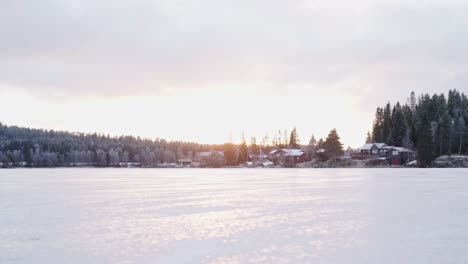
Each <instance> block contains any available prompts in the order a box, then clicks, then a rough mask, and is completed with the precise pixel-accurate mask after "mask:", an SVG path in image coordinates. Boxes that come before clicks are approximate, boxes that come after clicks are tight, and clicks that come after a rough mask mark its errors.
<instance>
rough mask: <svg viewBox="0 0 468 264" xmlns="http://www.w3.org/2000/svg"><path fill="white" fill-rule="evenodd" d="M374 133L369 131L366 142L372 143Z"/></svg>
mask: <svg viewBox="0 0 468 264" xmlns="http://www.w3.org/2000/svg"><path fill="white" fill-rule="evenodd" d="M372 141H373V140H372V135H371V133H370V132H369V131H367V136H366V144H368V143H372Z"/></svg>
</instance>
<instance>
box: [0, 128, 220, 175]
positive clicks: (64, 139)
mask: <svg viewBox="0 0 468 264" xmlns="http://www.w3.org/2000/svg"><path fill="white" fill-rule="evenodd" d="M217 148H222V146H215V145H200V144H196V143H187V142H167V141H165V140H154V141H153V140H149V139H140V138H135V137H132V136H122V137H109V136H105V135H99V134H84V133H69V132H59V131H53V130H39V129H29V128H22V127H16V126H10V127H9V126H6V125H2V124H1V123H0V163H2V164H3V166H17V165H18V164H21V163H25V165H26V166H31V165H34V167H58V166H70V164H72V165H73V164H74V163H77V164H78V163H87V164H90V165H92V166H100V167H107V166H117V165H118V164H119V163H121V162H122V163H127V162H134V163H141V165H142V166H154V165H156V164H160V163H165V162H176V161H177V160H178V159H181V158H192V156H193V155H194V153H196V152H199V151H204V150H210V149H217Z"/></svg>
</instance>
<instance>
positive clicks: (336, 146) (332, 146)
mask: <svg viewBox="0 0 468 264" xmlns="http://www.w3.org/2000/svg"><path fill="white" fill-rule="evenodd" d="M323 148H324V149H326V150H327V152H328V153H329V154H331V155H333V156H337V155H339V154H342V153H343V144H341V142H340V137H339V136H338V132H337V131H336V129H333V130H331V131H330V133H329V134H328V137H327V139H326V140H325V142H324V143H323Z"/></svg>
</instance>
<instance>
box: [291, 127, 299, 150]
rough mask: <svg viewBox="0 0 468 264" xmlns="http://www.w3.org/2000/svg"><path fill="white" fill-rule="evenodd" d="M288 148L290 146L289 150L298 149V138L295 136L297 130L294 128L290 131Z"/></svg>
mask: <svg viewBox="0 0 468 264" xmlns="http://www.w3.org/2000/svg"><path fill="white" fill-rule="evenodd" d="M289 146H291V148H295V149H296V148H299V138H298V135H297V130H296V128H294V129H293V130H292V131H291V135H290V137H289Z"/></svg>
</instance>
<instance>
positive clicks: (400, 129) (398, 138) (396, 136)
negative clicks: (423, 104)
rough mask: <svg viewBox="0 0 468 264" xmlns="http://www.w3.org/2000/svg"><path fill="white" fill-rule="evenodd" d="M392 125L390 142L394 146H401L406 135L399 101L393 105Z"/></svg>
mask: <svg viewBox="0 0 468 264" xmlns="http://www.w3.org/2000/svg"><path fill="white" fill-rule="evenodd" d="M392 125H393V126H392V130H391V134H390V136H391V142H390V144H392V145H393V146H395V147H402V146H403V141H404V140H405V137H406V122H405V116H404V114H403V111H402V108H401V106H400V103H397V104H396V105H395V106H394V107H393V111H392Z"/></svg>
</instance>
